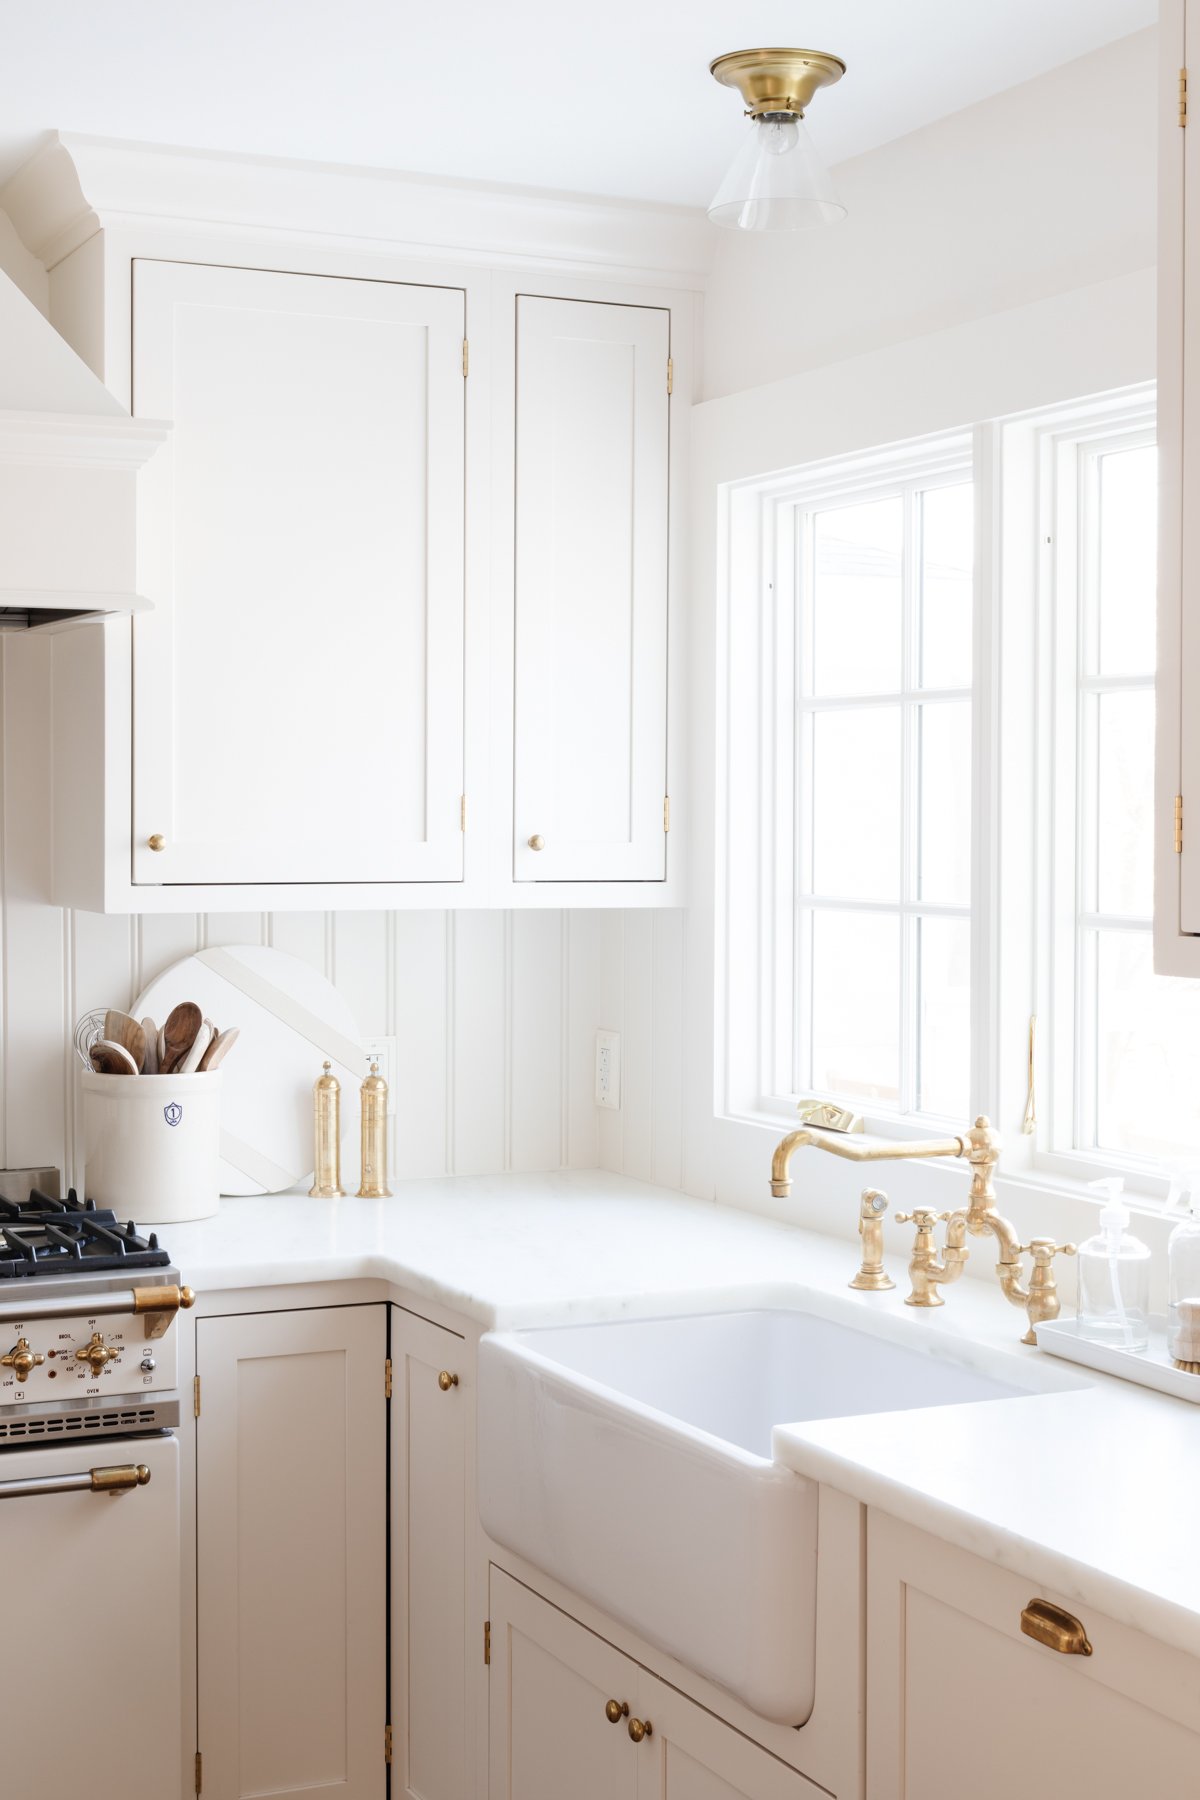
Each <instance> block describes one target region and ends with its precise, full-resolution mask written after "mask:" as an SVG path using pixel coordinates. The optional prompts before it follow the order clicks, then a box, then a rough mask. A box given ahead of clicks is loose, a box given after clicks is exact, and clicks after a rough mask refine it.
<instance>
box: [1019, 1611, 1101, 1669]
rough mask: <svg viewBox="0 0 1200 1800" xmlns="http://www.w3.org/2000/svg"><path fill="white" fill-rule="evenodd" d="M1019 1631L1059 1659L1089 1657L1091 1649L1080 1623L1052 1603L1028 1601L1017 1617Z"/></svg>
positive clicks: (1070, 1614)
mask: <svg viewBox="0 0 1200 1800" xmlns="http://www.w3.org/2000/svg"><path fill="white" fill-rule="evenodd" d="M1021 1630H1022V1631H1023V1632H1024V1633H1025V1636H1026V1637H1031V1638H1033V1639H1034V1640H1035V1641H1036V1642H1037V1643H1039V1644H1045V1645H1046V1646H1047V1647H1048V1648H1049V1649H1051V1650H1057V1651H1058V1652H1059V1654H1060V1655H1062V1656H1090V1655H1091V1654H1092V1646H1091V1645H1090V1644H1089V1643H1088V1635H1087V1632H1086V1631H1085V1630H1084V1628H1083V1625H1082V1623H1081V1622H1080V1620H1078V1619H1077V1618H1076V1617H1075V1614H1074V1613H1069V1612H1067V1610H1066V1608H1065V1607H1062V1606H1055V1604H1054V1602H1053V1600H1031V1601H1030V1602H1029V1605H1028V1606H1027V1607H1026V1608H1025V1609H1024V1611H1023V1612H1022V1614H1021Z"/></svg>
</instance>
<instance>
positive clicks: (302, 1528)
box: [196, 1305, 387, 1800]
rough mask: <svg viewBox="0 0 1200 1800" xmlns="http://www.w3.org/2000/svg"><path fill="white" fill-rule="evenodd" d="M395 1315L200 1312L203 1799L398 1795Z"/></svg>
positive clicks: (366, 1311)
mask: <svg viewBox="0 0 1200 1800" xmlns="http://www.w3.org/2000/svg"><path fill="white" fill-rule="evenodd" d="M385 1356H386V1312H385V1309H384V1307H383V1306H382V1305H379V1306H339V1307H328V1308H314V1309H312V1310H304V1311H297V1312H279V1313H262V1314H252V1313H251V1314H241V1315H238V1316H236V1317H232V1318H220V1319H200V1320H198V1321H197V1325H196V1368H197V1372H198V1374H199V1377H200V1397H201V1407H200V1416H199V1418H198V1419H197V1421H196V1446H197V1450H196V1561H197V1567H196V1585H197V1630H198V1642H197V1665H198V1666H197V1684H198V1691H197V1714H198V1719H197V1730H198V1745H199V1750H200V1753H201V1756H202V1758H203V1784H204V1785H203V1792H204V1795H205V1800H248V1797H249V1796H251V1795H262V1794H270V1795H272V1796H273V1800H319V1797H320V1796H321V1795H331V1796H332V1795H337V1797H338V1800H382V1796H383V1795H384V1793H385V1791H386V1784H387V1766H386V1761H385V1743H384V1729H385V1725H386V1721H387V1688H386V1678H385V1669H386V1666H387V1638H386V1630H387V1627H386V1602H387V1594H386V1585H385V1583H384V1581H383V1579H382V1570H383V1569H384V1567H385V1559H386V1554H387V1544H386V1530H387V1465H386V1439H387V1418H386V1400H385V1395H384V1362H385Z"/></svg>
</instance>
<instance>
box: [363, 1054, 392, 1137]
mask: <svg viewBox="0 0 1200 1800" xmlns="http://www.w3.org/2000/svg"><path fill="white" fill-rule="evenodd" d="M363 1055H364V1056H365V1057H366V1059H367V1063H366V1068H364V1070H363V1074H364V1075H366V1074H368V1073H369V1071H370V1067H371V1064H372V1063H378V1064H379V1073H380V1074H381V1075H382V1076H383V1079H384V1080H385V1081H386V1082H387V1084H388V1118H389V1119H394V1118H395V1116H396V1083H395V1080H394V1074H395V1069H396V1040H395V1038H394V1037H373V1038H364V1039H363Z"/></svg>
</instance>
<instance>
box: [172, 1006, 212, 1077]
mask: <svg viewBox="0 0 1200 1800" xmlns="http://www.w3.org/2000/svg"><path fill="white" fill-rule="evenodd" d="M215 1036H216V1033H215V1032H214V1030H213V1028H212V1020H211V1019H202V1020H201V1022H200V1029H199V1031H198V1032H197V1033H196V1035H195V1037H194V1038H193V1039H192V1047H191V1049H190V1050H189V1051H188V1053H187V1055H186V1056H185V1057H184V1058H183V1060H182V1062H180V1063H178V1064H177V1065H176V1068H175V1073H176V1075H194V1074H195V1073H196V1070H197V1069H198V1068H199V1067H200V1058H201V1057H202V1056H203V1055H204V1052H205V1051H206V1050H207V1049H208V1046H209V1045H210V1044H211V1043H212V1041H213V1038H214V1037H215Z"/></svg>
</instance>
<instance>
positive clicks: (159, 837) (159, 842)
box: [146, 831, 167, 850]
mask: <svg viewBox="0 0 1200 1800" xmlns="http://www.w3.org/2000/svg"><path fill="white" fill-rule="evenodd" d="M146 842H147V843H148V844H149V846H150V848H151V849H152V850H165V849H166V847H167V840H166V838H165V837H164V836H163V834H162V832H161V831H156V832H155V833H154V835H153V837H148V838H147V839H146Z"/></svg>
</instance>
